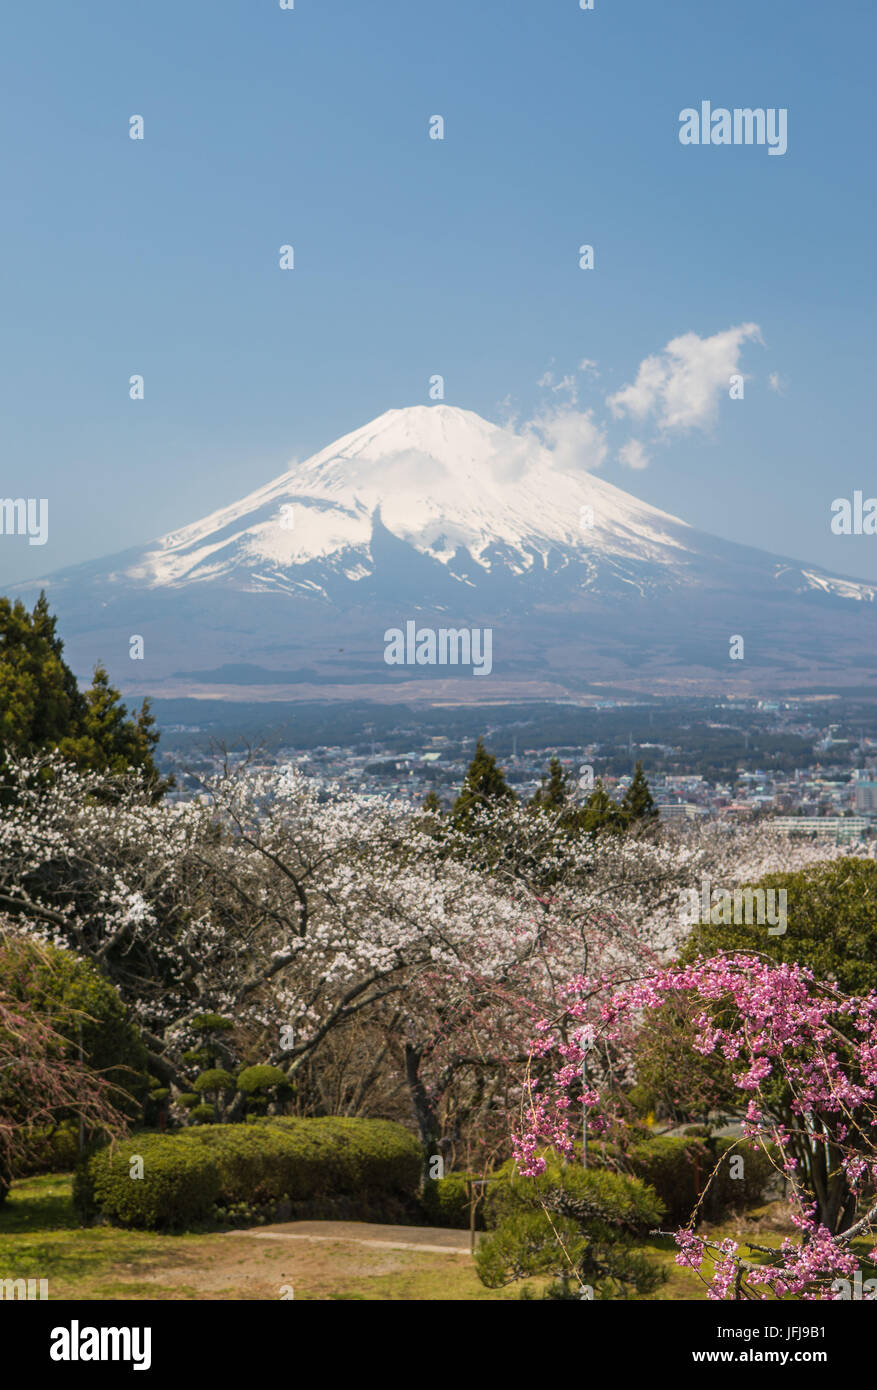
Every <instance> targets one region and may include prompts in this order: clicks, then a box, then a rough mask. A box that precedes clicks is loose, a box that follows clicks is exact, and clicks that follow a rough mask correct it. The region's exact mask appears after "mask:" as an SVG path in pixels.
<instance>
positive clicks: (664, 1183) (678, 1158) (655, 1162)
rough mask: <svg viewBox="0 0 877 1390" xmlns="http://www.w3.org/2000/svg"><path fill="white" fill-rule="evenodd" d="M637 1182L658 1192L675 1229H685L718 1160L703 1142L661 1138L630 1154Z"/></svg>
mask: <svg viewBox="0 0 877 1390" xmlns="http://www.w3.org/2000/svg"><path fill="white" fill-rule="evenodd" d="M628 1159H629V1161H630V1165H631V1167H632V1168H633V1171H634V1173H635V1174H636V1176H637V1177H638V1178H642V1180H643V1182H647V1183H648V1184H649V1185H650V1186H651V1187H653V1188H654V1189H655V1191H656V1192H657V1194H658V1196H659V1197H660V1199H661V1201H662V1202H663V1203H664V1206H665V1207H666V1208H667V1217H668V1219H669V1221H670V1222H671V1224H672V1225H674V1226H676V1225H685V1224H686V1223H687V1221H688V1219H689V1217H690V1216H691V1213H692V1211H693V1210H694V1208H695V1206H696V1204H697V1199H698V1197H699V1196H700V1194H701V1191H702V1190H703V1185H704V1183H705V1182H706V1180H707V1178H708V1177H709V1175H710V1173H711V1172H712V1169H713V1165H714V1164H715V1159H714V1158H712V1157H711V1155H710V1151H709V1149H708V1148H707V1146H706V1143H705V1142H704V1140H703V1139H685V1138H683V1137H681V1136H676V1135H670V1134H661V1135H656V1136H655V1138H654V1139H644V1140H642V1141H641V1142H640V1143H639V1144H634V1145H633V1146H632V1148H631V1149H630V1150H629V1153H628Z"/></svg>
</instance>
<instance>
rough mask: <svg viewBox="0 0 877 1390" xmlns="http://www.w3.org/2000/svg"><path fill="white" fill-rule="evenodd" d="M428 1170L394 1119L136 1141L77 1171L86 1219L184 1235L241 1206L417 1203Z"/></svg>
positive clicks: (265, 1124) (284, 1122) (192, 1132)
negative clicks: (138, 1159) (341, 1198)
mask: <svg viewBox="0 0 877 1390" xmlns="http://www.w3.org/2000/svg"><path fill="white" fill-rule="evenodd" d="M199 1108H200V1107H199ZM132 1154H140V1155H141V1156H142V1157H143V1160H144V1176H143V1178H142V1179H132V1178H131V1177H130V1176H129V1164H128V1157H130V1156H131V1155H132ZM421 1163H422V1156H421V1152H420V1146H419V1145H418V1143H417V1141H416V1140H415V1139H414V1137H413V1136H412V1135H411V1134H409V1133H408V1131H407V1130H405V1129H403V1128H402V1126H401V1125H396V1124H393V1123H391V1122H390V1121H388V1120H354V1119H340V1118H334V1117H330V1118H325V1119H297V1118H288V1119H274V1118H273V1117H272V1118H267V1119H261V1120H257V1121H255V1122H254V1123H251V1124H247V1125H211V1126H207V1127H204V1128H200V1127H199V1128H193V1129H185V1130H183V1131H181V1132H180V1133H178V1134H172V1135H137V1136H135V1137H134V1138H133V1139H131V1140H130V1141H128V1143H127V1144H126V1145H125V1146H123V1147H122V1146H117V1147H116V1149H115V1151H111V1150H110V1149H102V1150H100V1152H98V1153H96V1154H94V1155H92V1157H91V1158H89V1159H88V1160H87V1161H86V1162H85V1163H84V1164H83V1165H82V1167H81V1168H80V1170H79V1172H78V1173H77V1177H76V1181H75V1184H74V1200H75V1201H76V1204H77V1208H78V1210H79V1211H80V1212H81V1213H83V1214H84V1215H86V1216H94V1215H96V1214H98V1213H100V1214H102V1215H103V1216H105V1217H106V1218H107V1219H109V1220H111V1221H114V1222H116V1223H117V1224H120V1225H130V1226H142V1227H146V1228H148V1229H182V1228H185V1227H191V1226H193V1225H198V1224H201V1223H203V1222H204V1221H206V1220H208V1219H210V1218H213V1217H215V1215H216V1211H217V1208H219V1209H222V1210H223V1211H224V1210H226V1209H231V1208H233V1207H234V1206H235V1204H237V1203H246V1204H247V1205H248V1206H255V1207H260V1208H261V1207H263V1206H265V1207H267V1206H268V1205H270V1204H271V1203H280V1202H306V1201H309V1200H310V1201H312V1200H315V1199H319V1198H327V1197H331V1196H337V1195H341V1194H346V1195H351V1196H357V1197H360V1198H362V1199H364V1200H366V1201H369V1202H371V1201H376V1200H378V1199H380V1198H381V1197H395V1198H401V1199H405V1200H407V1201H411V1202H413V1200H414V1196H415V1193H416V1191H417V1186H418V1181H419V1178H420V1169H421ZM177 1179H178V1181H177ZM132 1189H133V1191H132Z"/></svg>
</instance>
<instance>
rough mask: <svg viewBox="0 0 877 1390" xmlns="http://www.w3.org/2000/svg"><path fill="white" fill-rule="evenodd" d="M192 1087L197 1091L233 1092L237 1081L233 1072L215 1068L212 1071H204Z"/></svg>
mask: <svg viewBox="0 0 877 1390" xmlns="http://www.w3.org/2000/svg"><path fill="white" fill-rule="evenodd" d="M192 1087H193V1089H194V1090H196V1091H233V1090H234V1088H235V1079H234V1077H233V1076H232V1074H231V1072H229V1071H224V1070H223V1069H222V1067H214V1068H213V1069H212V1070H211V1071H202V1073H201V1075H200V1076H198V1077H196V1078H195V1080H194V1081H193V1082H192Z"/></svg>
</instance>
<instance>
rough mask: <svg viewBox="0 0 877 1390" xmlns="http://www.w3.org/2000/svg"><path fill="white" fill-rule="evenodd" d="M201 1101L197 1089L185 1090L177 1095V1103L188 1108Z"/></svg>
mask: <svg viewBox="0 0 877 1390" xmlns="http://www.w3.org/2000/svg"><path fill="white" fill-rule="evenodd" d="M200 1102H201V1097H200V1096H199V1095H198V1092H197V1091H184V1092H183V1093H182V1095H179V1096H177V1104H178V1105H182V1106H184V1107H185V1108H186V1110H191V1109H192V1107H193V1106H195V1105H199V1104H200Z"/></svg>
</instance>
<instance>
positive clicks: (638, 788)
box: [621, 762, 658, 825]
mask: <svg viewBox="0 0 877 1390" xmlns="http://www.w3.org/2000/svg"><path fill="white" fill-rule="evenodd" d="M621 810H622V812H623V814H624V816H625V819H626V821H627V824H628V825H639V824H641V823H642V824H648V822H650V821H654V820H656V819H657V816H658V808H657V806H656V805H655V803H654V800H653V799H652V793H651V792H650V791H649V784H648V782H647V781H646V776H645V773H644V772H643V765H642V763H641V762H638V763H637V765H636V767H635V768H634V772H633V781H632V782H631V784H630V786H629V787H628V789H627V791H626V792H625V793H624V796H623V798H622V801H621Z"/></svg>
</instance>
